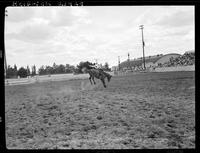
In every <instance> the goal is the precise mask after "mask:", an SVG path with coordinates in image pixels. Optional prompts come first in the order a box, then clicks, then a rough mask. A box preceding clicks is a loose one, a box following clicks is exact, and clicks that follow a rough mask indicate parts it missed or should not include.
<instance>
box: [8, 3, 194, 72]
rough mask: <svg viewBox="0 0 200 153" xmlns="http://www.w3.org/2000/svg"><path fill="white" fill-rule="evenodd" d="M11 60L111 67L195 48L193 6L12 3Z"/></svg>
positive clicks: (19, 63)
mask: <svg viewBox="0 0 200 153" xmlns="http://www.w3.org/2000/svg"><path fill="white" fill-rule="evenodd" d="M6 10H7V14H8V16H7V17H5V50H6V58H7V65H11V66H13V65H14V64H16V65H17V67H18V68H19V67H21V66H23V67H26V66H27V65H29V66H32V65H34V64H35V65H36V68H37V69H38V68H39V67H41V66H42V65H44V66H45V65H50V66H52V65H53V63H54V62H55V63H56V64H64V65H65V64H70V65H74V66H76V65H77V64H79V63H80V62H81V61H90V62H96V61H97V62H98V63H102V64H103V65H104V64H105V62H108V64H109V66H110V67H112V66H115V65H117V64H118V56H120V61H121V62H123V61H125V60H127V58H128V53H129V54H130V59H134V58H138V57H142V56H143V52H142V34H141V29H140V28H139V26H140V25H144V29H143V33H144V41H145V56H151V55H157V54H168V53H179V54H184V53H185V51H188V50H194V46H195V44H194V37H195V35H194V33H195V32H194V6H73V7H70V6H62V7H52V6H51V7H7V8H6Z"/></svg>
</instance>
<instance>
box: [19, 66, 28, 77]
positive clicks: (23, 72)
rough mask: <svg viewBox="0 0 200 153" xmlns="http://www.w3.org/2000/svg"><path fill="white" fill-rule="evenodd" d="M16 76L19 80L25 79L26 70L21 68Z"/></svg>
mask: <svg viewBox="0 0 200 153" xmlns="http://www.w3.org/2000/svg"><path fill="white" fill-rule="evenodd" d="M18 75H19V76H20V78H25V77H27V70H26V69H25V68H24V67H21V68H20V69H19V70H18Z"/></svg>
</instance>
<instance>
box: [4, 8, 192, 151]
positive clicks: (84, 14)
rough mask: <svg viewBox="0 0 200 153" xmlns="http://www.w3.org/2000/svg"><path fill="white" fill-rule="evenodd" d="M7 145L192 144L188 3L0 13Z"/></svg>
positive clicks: (160, 146)
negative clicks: (2, 35)
mask: <svg viewBox="0 0 200 153" xmlns="http://www.w3.org/2000/svg"><path fill="white" fill-rule="evenodd" d="M4 38H5V39H4V42H5V51H4V54H3V56H4V78H5V79H4V85H5V86H4V89H5V136H6V148H7V149H34V150H35V149H58V150H60V149H66V150H69V149H195V147H196V146H195V141H196V140H195V135H196V134H195V7H194V6H193V5H135V6H134V5H128V6H40V7H36V6H31V7H30V6H15V7H11V6H10V7H6V9H5V27H4Z"/></svg>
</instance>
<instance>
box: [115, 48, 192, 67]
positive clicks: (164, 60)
mask: <svg viewBox="0 0 200 153" xmlns="http://www.w3.org/2000/svg"><path fill="white" fill-rule="evenodd" d="M194 63H195V53H194V51H187V52H185V53H184V54H183V55H181V54H177V53H170V54H166V55H163V54H158V55H154V56H147V57H145V66H146V68H147V69H149V68H157V67H170V66H186V65H194ZM143 67H144V66H143V58H142V57H140V58H137V59H133V60H126V61H123V62H122V63H121V64H120V70H121V71H129V70H136V71H137V70H142V69H143ZM112 70H113V71H116V70H119V68H118V67H117V66H115V67H113V68H112Z"/></svg>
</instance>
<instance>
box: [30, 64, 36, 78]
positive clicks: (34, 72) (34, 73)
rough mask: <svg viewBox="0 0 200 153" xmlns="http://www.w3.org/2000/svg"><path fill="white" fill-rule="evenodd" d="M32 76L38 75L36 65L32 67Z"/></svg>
mask: <svg viewBox="0 0 200 153" xmlns="http://www.w3.org/2000/svg"><path fill="white" fill-rule="evenodd" d="M31 75H32V76H34V75H36V67H35V65H33V66H32V73H31Z"/></svg>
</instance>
